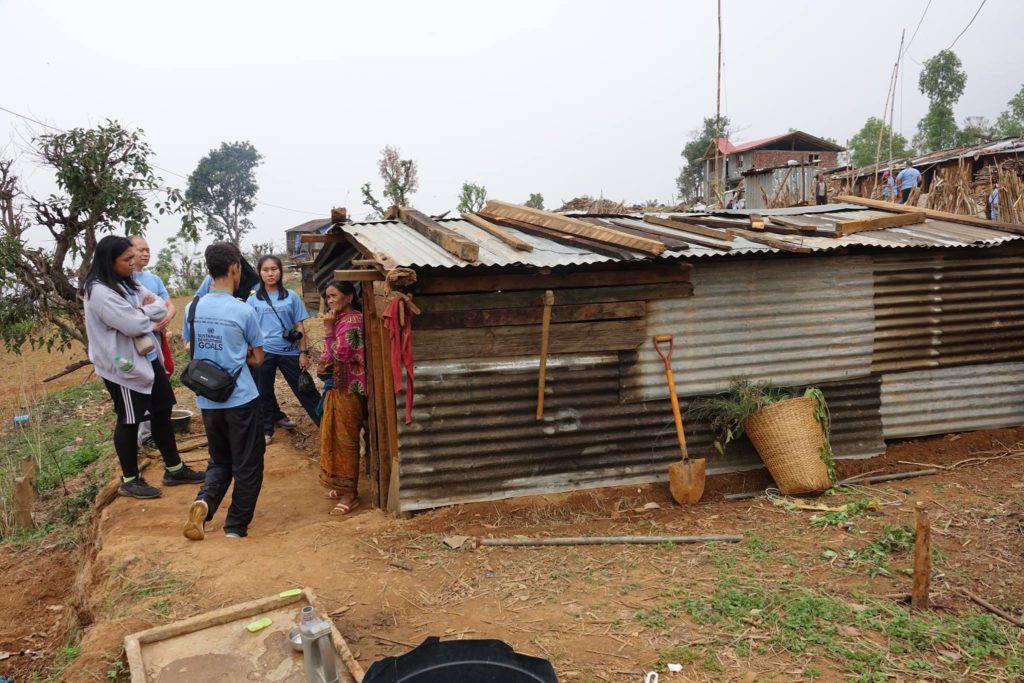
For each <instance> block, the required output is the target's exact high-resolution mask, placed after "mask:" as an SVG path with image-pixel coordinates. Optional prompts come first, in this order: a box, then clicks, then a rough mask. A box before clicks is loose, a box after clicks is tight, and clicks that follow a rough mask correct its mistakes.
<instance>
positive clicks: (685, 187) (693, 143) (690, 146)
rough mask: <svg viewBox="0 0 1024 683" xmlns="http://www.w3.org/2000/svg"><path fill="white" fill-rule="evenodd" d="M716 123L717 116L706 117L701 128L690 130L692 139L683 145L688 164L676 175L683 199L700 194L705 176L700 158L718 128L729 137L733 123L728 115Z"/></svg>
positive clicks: (722, 134)
mask: <svg viewBox="0 0 1024 683" xmlns="http://www.w3.org/2000/svg"><path fill="white" fill-rule="evenodd" d="M718 123H719V125H718V126H716V125H715V117H714V116H711V117H707V118H705V119H704V122H703V124H702V125H701V127H700V128H697V129H695V130H692V131H690V141H689V142H687V143H686V146H685V147H683V151H682V156H683V159H684V161H685V162H686V164H685V165H684V166H683V168H682V169H681V170H680V171H679V175H678V177H676V186H677V187H678V188H679V197H680V198H681V199H682V200H683V201H693V200H695V199H697V198H698V197H699V196H700V191H701V181H702V180H703V178H704V165H703V164H702V163H701V160H700V158H701V157H702V156H704V153H705V152H707V151H708V146H709V145H711V141H712V140H714V138H715V132H716V128H717V129H718V133H719V137H722V138H725V139H729V135H730V133H731V128H732V124H731V123H730V121H729V117H728V116H723V117H721V118H720V119H719V120H718Z"/></svg>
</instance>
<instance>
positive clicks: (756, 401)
mask: <svg viewBox="0 0 1024 683" xmlns="http://www.w3.org/2000/svg"><path fill="white" fill-rule="evenodd" d="M790 398H793V393H792V392H791V391H790V390H789V389H784V388H782V387H777V386H775V385H774V384H772V383H771V382H751V381H750V380H747V379H740V378H734V379H733V380H732V381H731V382H730V383H729V388H728V389H726V390H725V391H723V392H722V393H720V394H715V395H714V396H710V397H708V398H701V399H697V400H695V401H693V403H691V404H690V407H689V409H688V411H687V412H688V413H689V414H690V415H691V416H693V417H695V418H697V419H700V420H706V421H707V422H709V423H710V424H711V429H712V431H713V432H714V434H715V448H716V449H718V452H719V453H722V452H723V451H724V449H725V446H726V445H728V444H729V443H731V442H732V441H735V440H736V439H739V438H740V437H742V436H743V434H744V433H745V431H744V427H743V425H744V423H745V422H746V421H747V420H748V419H750V417H751V416H752V415H753V414H754V413H756V412H757V411H759V410H761V409H762V408H765V407H767V406H770V405H772V404H773V403H778V402H779V401H785V400H786V399H790Z"/></svg>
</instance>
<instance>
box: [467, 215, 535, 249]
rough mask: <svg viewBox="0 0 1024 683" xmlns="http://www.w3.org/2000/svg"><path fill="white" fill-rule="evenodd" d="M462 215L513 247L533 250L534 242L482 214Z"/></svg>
mask: <svg viewBox="0 0 1024 683" xmlns="http://www.w3.org/2000/svg"><path fill="white" fill-rule="evenodd" d="M460 215H461V216H462V220H464V221H466V222H468V223H472V224H473V225H475V226H476V227H478V228H480V229H481V230H483V231H484V232H486V233H488V234H490V235H491V236H493V237H496V238H498V240H499V241H501V242H502V243H503V244H507V245H508V246H510V247H512V248H513V249H518V250H519V251H533V245H532V244H530V243H529V242H526V241H524V240H521V239H519V238H518V237H516V236H515V235H513V234H512V233H510V232H509V231H508V230H506V229H505V228H503V227H501V226H500V225H495V224H494V223H491V222H490V221H489V220H486V219H485V218H483V217H482V216H478V215H476V214H475V213H463V214H460Z"/></svg>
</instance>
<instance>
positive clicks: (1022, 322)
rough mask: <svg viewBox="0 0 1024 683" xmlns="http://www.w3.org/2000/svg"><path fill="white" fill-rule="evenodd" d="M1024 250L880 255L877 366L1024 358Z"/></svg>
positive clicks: (877, 262) (886, 369) (877, 270)
mask: <svg viewBox="0 0 1024 683" xmlns="http://www.w3.org/2000/svg"><path fill="white" fill-rule="evenodd" d="M1022 254H1024V251H1022V250H1021V248H1020V247H1018V246H1016V245H1014V246H1010V247H1000V248H995V249H991V250H985V251H966V252H949V251H941V252H931V251H930V252H926V253H919V254H878V255H875V256H873V259H874V272H875V293H874V308H875V345H874V352H873V354H872V359H871V367H872V371H873V372H876V373H885V372H892V371H898V370H914V369H922V368H935V367H942V366H950V365H964V364H983V363H993V362H998V361H1007V360H1015V359H1024V260H1022V258H1021V256H1022Z"/></svg>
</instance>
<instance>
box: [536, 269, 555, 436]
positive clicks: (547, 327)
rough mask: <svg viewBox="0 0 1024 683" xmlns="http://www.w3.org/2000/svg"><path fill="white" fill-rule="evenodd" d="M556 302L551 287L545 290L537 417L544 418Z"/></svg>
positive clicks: (541, 323)
mask: <svg viewBox="0 0 1024 683" xmlns="http://www.w3.org/2000/svg"><path fill="white" fill-rule="evenodd" d="M554 303H555V293H554V292H552V291H551V290H550V289H549V290H548V291H546V292H544V313H543V316H542V317H541V322H540V373H539V374H538V375H537V419H538V420H543V419H544V383H545V381H546V380H547V369H548V338H549V336H550V334H551V306H552V305H554Z"/></svg>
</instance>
